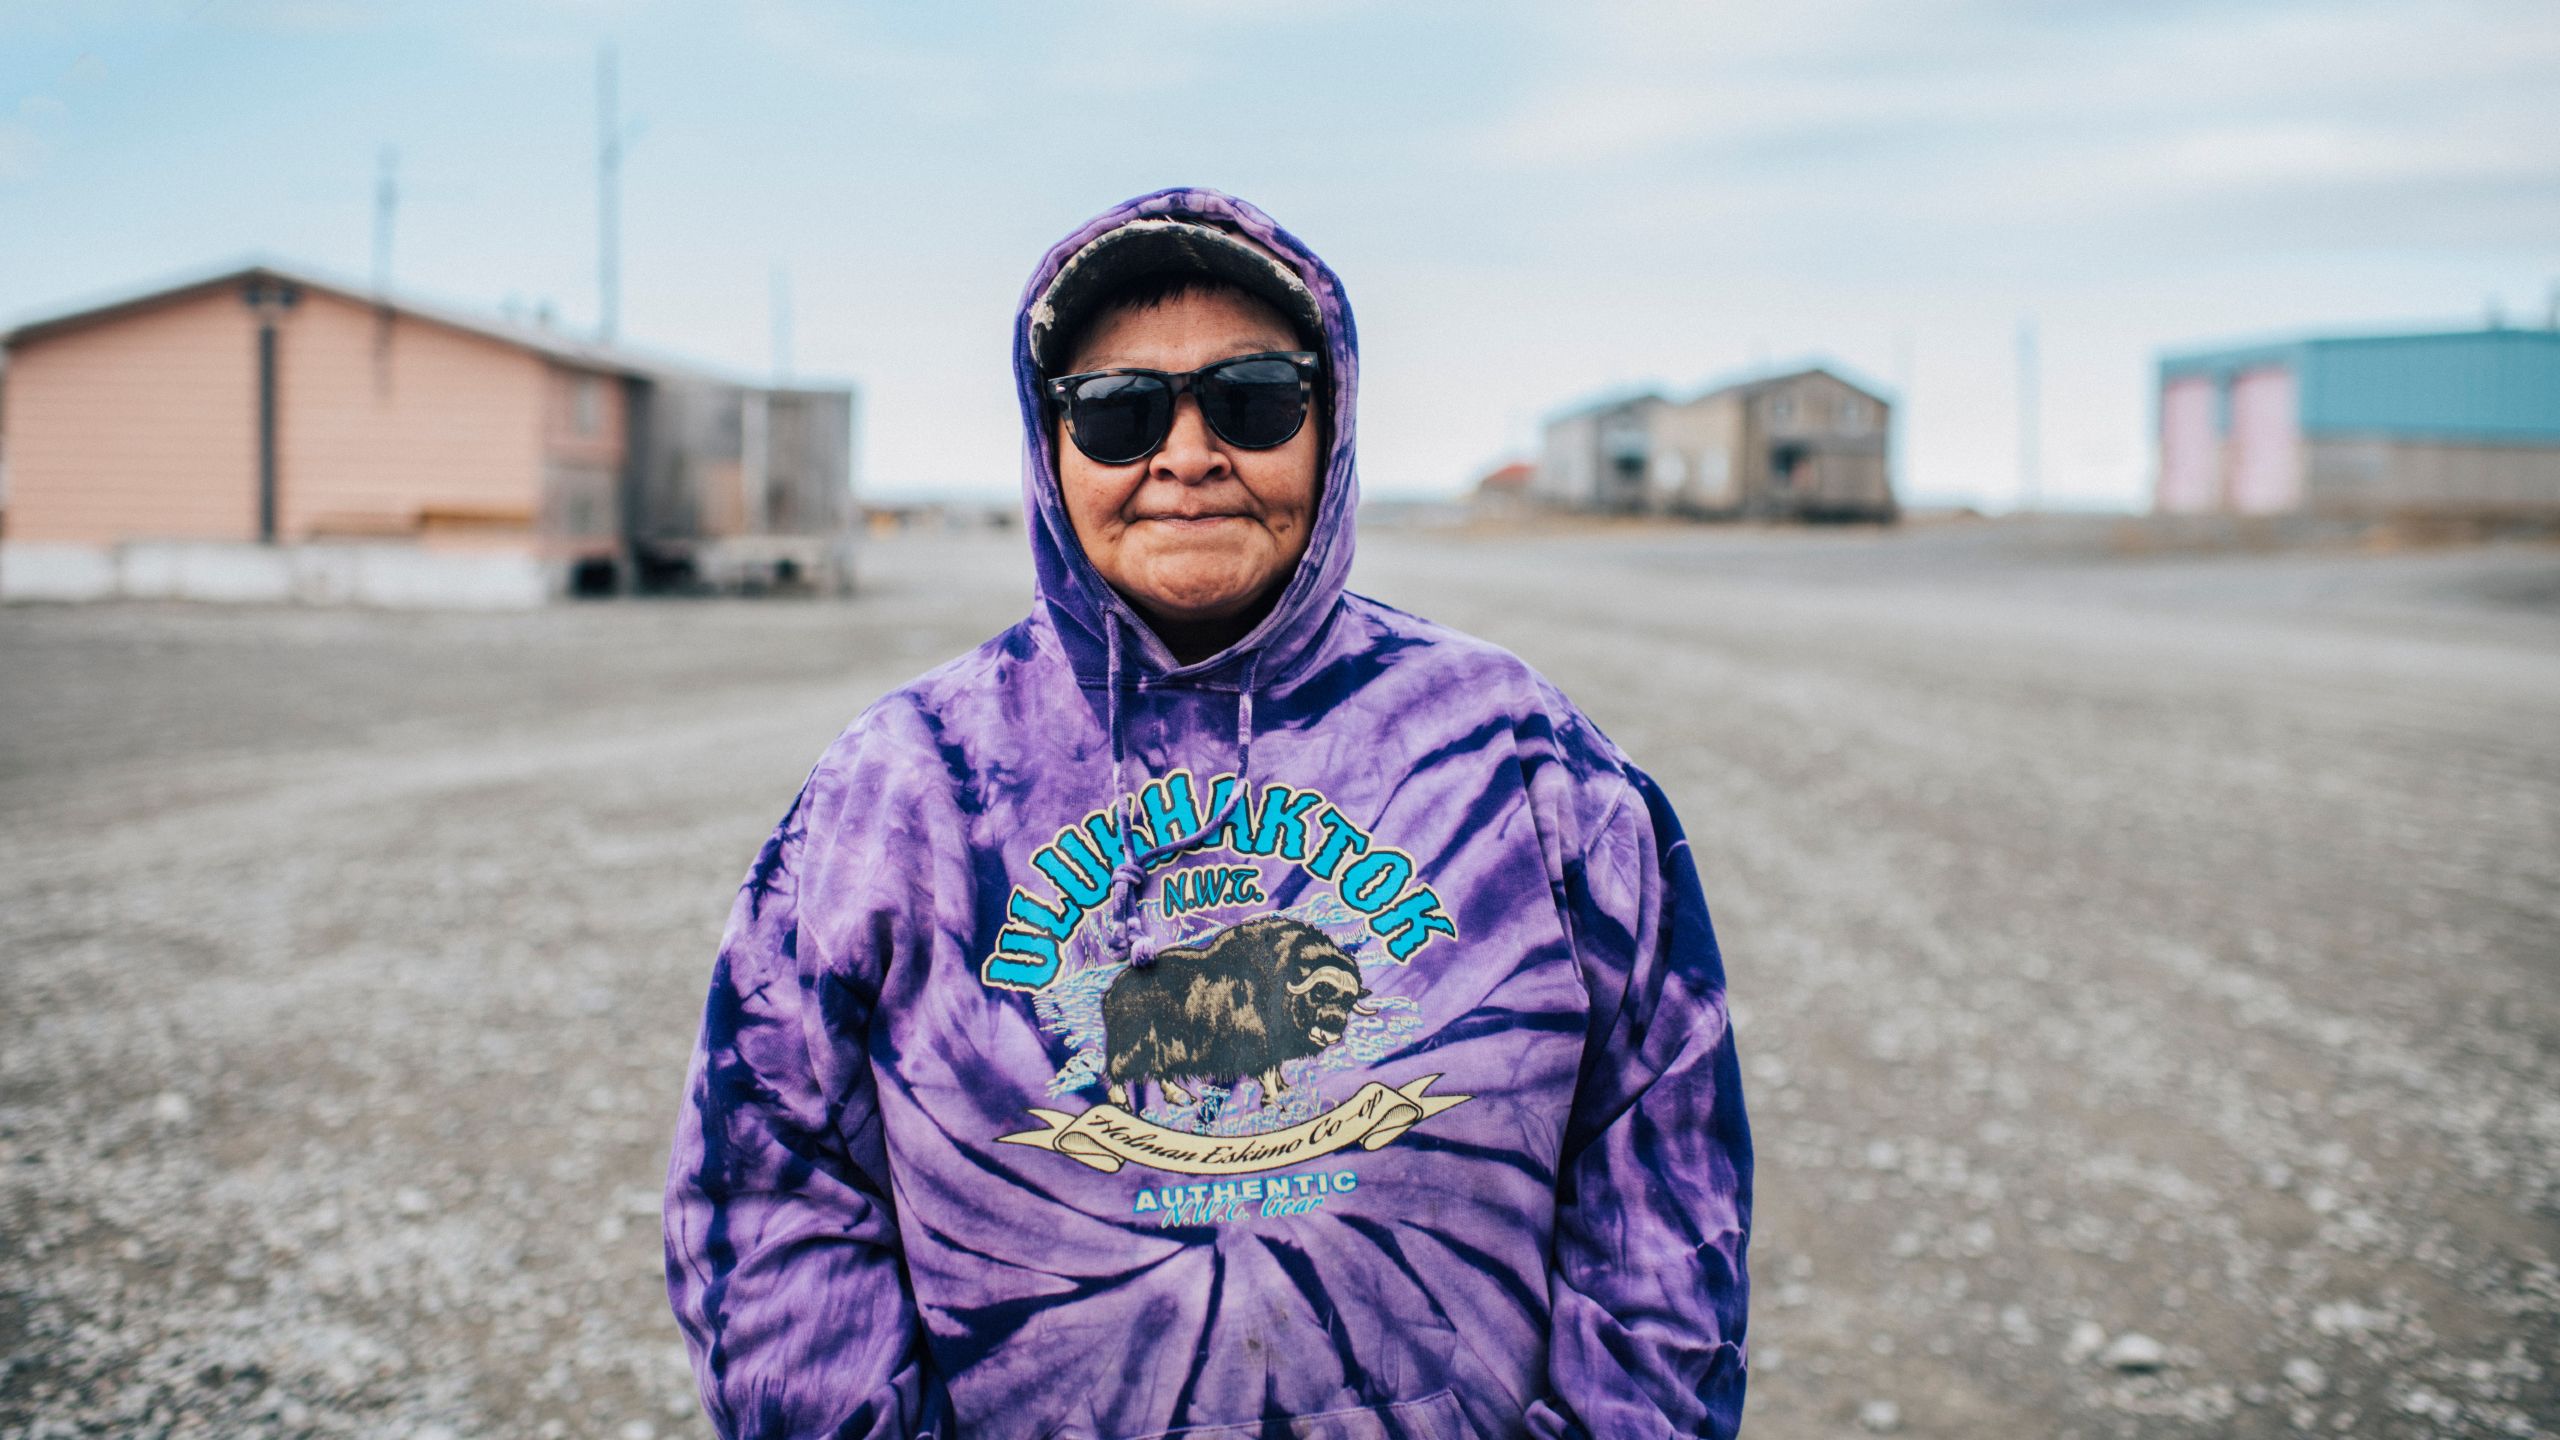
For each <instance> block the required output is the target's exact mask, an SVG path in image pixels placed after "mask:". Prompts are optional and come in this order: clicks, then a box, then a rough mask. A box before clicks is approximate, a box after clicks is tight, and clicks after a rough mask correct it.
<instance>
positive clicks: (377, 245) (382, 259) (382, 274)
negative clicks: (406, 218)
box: [373, 145, 400, 300]
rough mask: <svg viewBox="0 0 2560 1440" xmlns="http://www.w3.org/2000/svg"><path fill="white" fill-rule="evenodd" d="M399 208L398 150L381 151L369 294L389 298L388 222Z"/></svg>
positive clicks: (389, 227) (375, 200)
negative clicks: (380, 170) (380, 173)
mask: <svg viewBox="0 0 2560 1440" xmlns="http://www.w3.org/2000/svg"><path fill="white" fill-rule="evenodd" d="M399 208H400V148H399V147H398V146H396V145H385V146H383V147H382V178H381V180H380V181H379V182H378V183H376V184H375V186H374V189H373V294H374V298H375V299H377V300H382V299H388V298H389V297H390V294H391V220H392V217H393V215H394V214H395V213H396V212H398V210H399Z"/></svg>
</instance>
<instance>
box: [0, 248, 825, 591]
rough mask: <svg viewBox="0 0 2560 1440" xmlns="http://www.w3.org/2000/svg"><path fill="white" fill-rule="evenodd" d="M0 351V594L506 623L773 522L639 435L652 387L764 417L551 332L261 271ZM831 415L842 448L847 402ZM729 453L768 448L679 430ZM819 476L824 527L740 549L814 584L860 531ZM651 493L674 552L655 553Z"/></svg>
mask: <svg viewBox="0 0 2560 1440" xmlns="http://www.w3.org/2000/svg"><path fill="white" fill-rule="evenodd" d="M0 345H4V346H5V347H6V351H7V369H6V371H5V377H6V378H5V386H4V387H0V484H5V491H0V504H4V505H5V510H0V596H10V597H44V598H63V599H78V598H96V597H104V596H114V595H137V596H175V597H184V598H197V599H241V600H284V599H304V600H353V601H362V602H370V603H383V604H407V603H419V604H461V605H524V604H533V603H539V602H540V601H541V600H543V599H545V598H547V597H550V596H554V595H560V594H564V593H572V592H610V591H612V590H614V589H616V588H619V587H620V586H621V585H622V584H624V583H626V581H627V580H628V579H629V578H630V577H631V576H632V574H633V573H635V568H636V567H635V563H634V560H635V555H634V546H635V540H634V536H635V532H636V531H641V530H647V531H649V532H650V536H651V543H652V544H653V545H654V546H655V550H654V551H653V558H657V559H660V560H663V556H664V555H665V554H667V553H677V554H680V555H681V557H682V558H683V560H684V562H685V563H686V564H687V565H690V564H691V563H692V560H693V558H694V556H695V553H696V551H697V550H698V549H699V548H700V546H699V545H698V544H697V543H695V542H699V541H702V540H704V539H724V538H728V539H734V538H750V539H755V540H759V541H761V540H764V539H767V538H770V537H762V536H757V537H736V536H706V535H704V534H702V533H700V532H701V531H702V530H703V528H704V526H705V525H708V526H710V527H712V528H714V529H716V528H718V527H719V526H720V525H722V524H723V523H726V524H727V526H728V528H729V530H731V531H735V530H739V529H741V528H743V527H744V526H746V525H748V524H749V523H751V522H753V521H755V520H757V519H760V518H762V517H763V516H766V515H769V514H770V513H772V511H773V509H774V507H773V506H772V505H770V504H765V505H762V506H758V505H754V504H750V503H742V501H741V499H740V498H739V497H737V496H731V495H727V494H725V493H722V494H713V493H706V492H707V491H710V490H717V489H720V488H721V482H722V481H723V480H725V481H726V485H727V488H728V489H740V490H743V489H749V488H754V487H755V485H756V484H757V483H758V482H763V483H764V484H765V485H766V486H767V488H770V482H771V481H772V480H773V478H774V477H772V476H769V475H750V474H748V473H747V471H748V469H749V467H750V465H751V464H752V463H753V462H754V461H755V460H756V459H757V458H758V457H756V456H754V455H746V454H725V455H724V454H707V455H706V454H694V453H689V452H687V451H686V449H685V446H684V443H683V442H684V441H685V439H686V437H685V436H661V435H659V434H657V433H656V432H655V431H653V429H652V427H651V413H652V404H651V402H652V398H653V396H654V395H655V393H656V392H657V391H658V390H659V389H661V388H663V387H665V386H668V385H677V386H681V387H683V388H684V389H685V390H686V392H687V394H688V395H689V396H692V395H707V396H709V397H710V401H709V403H710V404H712V406H713V407H714V408H715V409H716V408H717V407H718V406H719V405H721V404H725V405H726V406H727V407H728V409H729V410H730V411H744V410H746V409H748V408H750V406H751V402H752V401H759V400H761V401H769V400H770V399H771V397H770V396H768V395H767V394H766V392H760V391H754V390H750V389H748V388H747V387H742V386H737V385H734V384H731V383H728V382H724V381H714V380H710V379H708V378H707V377H703V376H700V375H696V374H691V373H683V372H674V371H671V370H669V369H668V368H667V367H665V366H662V365H657V364H654V363H649V362H643V361H640V360H638V359H636V358H634V357H632V356H630V355H628V354H625V353H623V352H618V351H612V350H608V349H604V348H602V347H597V346H591V345H586V344H583V343H580V342H578V341H575V340H572V339H570V338H569V337H566V336H563V335H559V334H556V333H554V332H552V331H549V330H547V329H543V328H538V327H530V326H517V325H510V324H504V323H500V322H491V321H483V320H478V319H473V318H469V317H464V316H458V315H455V314H451V313H448V312H443V311H438V310H432V309H429V308H426V307H421V306H417V305H414V304H409V303H406V302H392V303H385V302H380V301H377V300H376V299H374V298H373V297H370V296H367V295H364V294H362V293H359V292H357V291H355V290H353V289H349V288H345V287H341V286H338V285H335V284H332V283H329V282H327V281H322V280H316V279H314V278H312V277H310V276H308V275H304V274H299V273H292V272H286V271H282V270H278V269H275V268H272V267H263V266H262V267H252V268H248V269H243V270H236V271H231V272H228V273H224V274H221V275H216V276H213V277H210V278H207V279H204V280H200V281H195V282H192V283H188V284H182V285H177V286H173V287H166V288H161V289H156V290H152V291H150V292H147V293H144V294H141V295H138V296H134V297H131V298H127V299H123V300H119V301H115V302H112V303H108V304H102V305H95V306H89V307H84V308H82V309H79V310H75V311H72V312H70V313H67V314H62V315H57V316H54V317H51V318H48V319H44V320H40V321H37V322H35V323H31V324H27V325H23V326H21V327H19V328H18V329H16V330H13V331H11V332H9V333H8V334H7V335H5V336H0ZM799 393H804V394H805V393H817V394H820V395H825V394H828V393H830V392H799ZM833 393H835V394H837V395H839V396H841V399H842V404H841V406H839V407H836V408H837V409H838V410H839V412H840V416H841V418H842V420H843V423H844V424H845V425H846V426H849V424H850V396H849V395H846V394H843V392H833ZM691 408H693V409H700V408H702V406H700V405H695V406H693V407H691ZM753 408H755V409H757V410H758V412H759V413H762V412H763V411H764V410H765V409H766V408H767V407H766V406H762V405H755V406H753ZM800 408H801V409H806V408H807V407H806V406H802V407H800ZM821 408H825V407H821ZM792 413H795V414H796V413H799V411H798V410H794V411H793V412H792ZM724 428H725V430H726V431H727V432H729V439H728V444H729V448H730V449H731V450H733V451H741V452H743V451H745V450H747V449H748V448H750V447H749V446H748V445H747V443H746V441H747V439H748V438H751V437H747V436H746V435H744V433H743V432H746V431H750V430H755V429H757V428H758V427H755V426H753V425H748V424H740V425H732V426H728V427H721V426H716V425H714V426H704V425H700V424H693V425H689V426H687V427H686V429H687V430H688V431H689V432H708V433H712V434H714V435H715V436H716V435H717V434H719V433H720V432H721V431H722V430H723V429H724ZM846 439H847V441H848V442H849V436H847V437H846ZM774 448H775V447H773V446H771V445H767V446H765V447H764V449H765V450H766V451H767V452H771V451H772V450H773V449H774ZM803 448H805V447H803ZM819 448H820V449H826V448H827V447H824V446H821V447H819ZM826 458H828V457H826V456H821V457H820V461H821V468H823V462H824V460H825V459H826ZM832 459H833V461H834V465H835V471H834V476H833V484H832V485H831V486H830V485H829V484H828V481H827V477H825V476H824V475H820V476H817V477H816V478H815V480H814V481H813V482H811V483H814V485H815V487H816V489H817V490H818V491H819V492H820V493H819V501H818V503H816V504H808V503H803V504H800V505H797V506H785V507H784V508H785V509H786V510H789V511H791V512H792V513H793V514H794V515H797V516H801V517H802V518H804V519H805V520H807V521H808V522H810V523H808V524H806V525H804V526H802V527H801V528H803V529H804V530H806V531H808V532H809V533H808V534H806V535H794V536H787V537H783V540H784V542H785V543H782V544H780V545H779V546H776V545H772V544H762V545H759V546H756V547H753V548H757V549H758V550H759V551H760V552H773V553H777V554H787V555H790V556H793V557H795V558H797V560H798V562H799V564H800V566H801V567H802V568H801V569H800V572H799V573H801V574H804V575H807V576H810V577H816V576H818V575H820V574H822V573H824V571H825V569H826V568H827V567H828V565H829V564H830V563H831V562H832V561H833V560H834V558H835V551H836V550H837V549H839V548H840V540H841V537H842V534H843V530H844V524H845V519H846V516H847V514H848V513H849V510H850V473H849V465H848V463H847V455H846V445H844V444H839V445H837V446H835V447H833V450H832ZM742 462H745V463H742ZM797 478H804V479H805V478H806V477H797ZM830 491H832V492H833V493H829V492H830ZM651 495H660V496H665V497H668V498H667V499H666V501H665V503H661V504H659V505H658V506H657V507H656V509H657V510H658V511H667V510H670V509H681V511H682V514H683V516H684V517H685V521H686V524H687V525H690V526H691V527H692V529H691V530H689V531H687V532H686V533H685V534H682V535H670V534H667V533H664V532H666V531H667V530H668V529H669V527H668V526H667V525H666V524H665V523H664V522H663V516H653V515H651V514H648V513H644V512H645V511H646V510H647V509H648V506H647V505H646V504H645V501H644V497H647V496H651ZM704 517H708V519H707V520H706V519H705V518H704ZM653 520H654V521H655V522H657V523H653V524H648V525H644V524H643V523H642V522H644V521H653ZM812 540H814V541H815V542H816V543H815V544H814V545H812V544H809V543H805V542H808V541H812ZM803 550H806V551H808V552H809V553H808V554H807V555H805V556H802V555H800V551H803Z"/></svg>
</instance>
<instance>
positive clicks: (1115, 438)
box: [1067, 375, 1173, 465]
mask: <svg viewBox="0 0 2560 1440" xmlns="http://www.w3.org/2000/svg"><path fill="white" fill-rule="evenodd" d="M1172 419H1173V388H1172V387H1171V386H1169V385H1167V384H1165V383H1164V382H1163V381H1162V380H1159V379H1157V378H1155V377H1154V376H1152V375H1096V376H1094V377H1093V378H1092V379H1090V380H1087V381H1085V382H1083V383H1082V384H1080V385H1078V386H1076V387H1075V393H1074V394H1073V395H1072V396H1071V397H1069V399H1068V401H1067V425H1068V428H1069V429H1070V430H1072V431H1073V432H1074V435H1075V441H1076V448H1077V449H1079V450H1082V451H1083V452H1084V453H1085V454H1086V455H1088V456H1091V457H1092V458H1093V459H1094V460H1095V461H1096V462H1097V463H1100V464H1104V465H1126V464H1128V463H1129V462H1130V461H1132V460H1136V459H1138V458H1140V457H1141V456H1144V455H1145V454H1147V453H1148V452H1149V451H1151V450H1153V449H1155V448H1156V446H1157V445H1159V444H1161V443H1163V441H1164V434H1165V430H1166V429H1167V428H1168V425H1169V423H1170V422H1171V421H1172Z"/></svg>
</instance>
